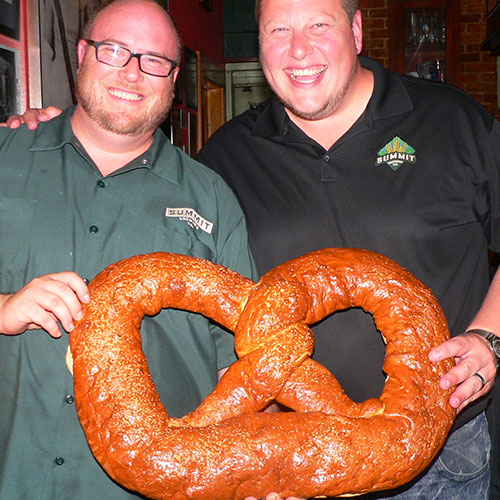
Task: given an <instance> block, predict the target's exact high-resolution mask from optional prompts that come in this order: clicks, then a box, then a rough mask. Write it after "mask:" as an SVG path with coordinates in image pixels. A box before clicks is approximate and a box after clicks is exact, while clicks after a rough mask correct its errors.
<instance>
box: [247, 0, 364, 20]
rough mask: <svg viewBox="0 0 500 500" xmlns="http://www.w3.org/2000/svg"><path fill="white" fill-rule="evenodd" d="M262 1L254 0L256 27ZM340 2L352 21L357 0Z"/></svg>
mask: <svg viewBox="0 0 500 500" xmlns="http://www.w3.org/2000/svg"><path fill="white" fill-rule="evenodd" d="M262 1H263V0H255V20H256V21H257V27H259V24H260V14H261V12H262ZM341 4H342V8H343V9H344V10H345V13H346V14H347V17H348V18H349V22H350V23H352V20H353V19H354V14H356V11H357V10H358V0H341Z"/></svg>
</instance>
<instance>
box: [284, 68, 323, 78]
mask: <svg viewBox="0 0 500 500" xmlns="http://www.w3.org/2000/svg"><path fill="white" fill-rule="evenodd" d="M325 69H326V66H321V67H316V68H304V69H291V70H290V76H291V77H292V78H293V79H294V80H296V79H297V78H301V77H304V76H314V77H316V76H319V75H321V73H323V71H325Z"/></svg>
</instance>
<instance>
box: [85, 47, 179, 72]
mask: <svg viewBox="0 0 500 500" xmlns="http://www.w3.org/2000/svg"><path fill="white" fill-rule="evenodd" d="M83 41H84V42H85V43H86V44H87V45H91V46H92V47H94V48H95V58H96V59H97V60H98V61H99V62H100V63H101V64H106V65H107V66H111V67H112V68H124V67H125V66H126V65H127V64H128V63H129V62H130V61H131V60H132V58H134V57H137V60H138V61H139V69H140V70H141V71H142V72H143V73H145V74H146V75H150V76H156V77H158V78H168V77H169V76H170V75H171V74H172V71H174V69H175V68H177V67H178V66H179V63H178V62H177V61H174V60H173V59H169V58H168V57H165V56H159V55H156V54H148V53H143V54H137V53H136V52H133V51H132V50H130V49H128V48H127V47H123V45H120V44H118V43H114V42H107V41H106V40H103V41H101V42H96V41H95V40H91V39H90V38H85V39H84V40H83ZM104 44H106V45H116V46H117V47H120V49H123V50H125V51H127V52H129V54H130V55H129V58H128V59H127V62H126V63H124V64H121V65H120V64H111V63H109V62H105V61H101V60H100V59H99V58H98V57H97V53H98V49H99V46H100V45H104ZM142 56H154V57H159V58H160V59H165V61H168V62H169V63H170V64H172V67H171V68H170V71H169V72H168V73H167V74H166V75H155V74H154V73H149V72H148V71H144V70H143V69H142V65H141V57H142Z"/></svg>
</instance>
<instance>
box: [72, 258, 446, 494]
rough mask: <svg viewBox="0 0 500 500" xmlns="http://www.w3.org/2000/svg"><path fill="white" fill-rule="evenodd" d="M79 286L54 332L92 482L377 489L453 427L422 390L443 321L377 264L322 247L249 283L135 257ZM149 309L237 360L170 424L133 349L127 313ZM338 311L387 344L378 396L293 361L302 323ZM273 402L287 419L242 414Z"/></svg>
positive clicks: (223, 272)
mask: <svg viewBox="0 0 500 500" xmlns="http://www.w3.org/2000/svg"><path fill="white" fill-rule="evenodd" d="M89 288H90V291H91V297H92V300H91V303H90V304H88V305H86V306H85V310H84V313H85V316H84V318H83V320H82V321H80V322H79V323H78V324H77V327H76V329H75V330H74V331H73V332H72V334H71V336H70V341H71V349H72V353H73V357H74V373H75V396H76V402H77V408H78V414H79V418H80V421H81V423H82V427H83V428H84V430H85V433H86V436H87V439H88V441H89V445H90V447H91V449H92V451H93V453H94V454H95V456H96V458H97V459H98V461H99V462H100V463H101V465H102V466H103V467H104V469H105V470H106V471H107V472H108V474H110V476H111V477H113V479H115V480H116V481H118V482H119V483H121V484H123V485H124V486H125V487H127V488H130V489H132V490H135V491H139V492H141V493H142V494H144V495H146V496H147V497H149V498H153V499H166V498H176V499H187V498H192V499H202V498H221V499H223V498H245V497H247V496H251V495H253V496H255V495H257V496H259V497H261V498H263V497H265V496H266V494H267V493H270V492H273V491H276V492H278V493H279V494H280V496H282V497H287V496H291V495H294V496H301V497H312V496H317V495H327V496H337V495H341V494H357V493H363V492H366V491H373V490H380V489H387V488H393V487H395V486H398V485H400V484H403V483H405V482H407V481H409V480H411V479H412V478H413V477H415V476H416V475H417V474H418V473H419V472H420V471H422V470H423V469H424V468H425V467H426V466H427V465H428V463H429V462H430V461H431V460H432V458H433V457H434V456H435V455H436V453H437V452H438V451H439V449H440V447H441V446H442V444H443V443H444V440H445V438H446V435H447V432H448V430H449V429H450V427H451V424H452V422H453V419H454V411H453V410H452V408H451V407H450V406H449V405H448V404H447V400H448V395H449V393H447V392H444V391H442V390H441V389H439V386H438V381H439V378H440V377H441V376H442V375H443V374H444V373H445V371H447V369H449V367H450V366H449V362H448V361H446V362H442V363H430V362H429V361H428V358H427V352H428V351H429V349H430V348H432V347H434V346H436V345H438V344H440V343H441V342H442V341H443V340H445V339H446V338H447V335H448V332H447V327H446V321H445V319H444V315H443V313H442V311H441V309H440V307H439V305H438V304H437V301H436V300H435V299H434V297H433V296H432V294H431V293H430V291H429V290H428V289H427V288H426V287H425V286H423V285H422V283H420V282H419V281H418V280H416V279H415V278H414V277H413V276H412V275H411V274H410V273H408V272H407V271H405V270H404V269H402V268H401V267H400V266H398V265H397V264H396V263H394V262H393V261H391V260H389V259H387V258H385V257H382V256H380V255H377V254H373V253H371V252H367V251H363V250H356V249H326V250H322V251H319V252H314V253H312V254H308V255H306V256H304V257H301V258H298V259H295V260H293V261H290V262H289V263H286V264H283V265H282V266H278V267H277V268H275V269H274V270H272V271H271V272H270V273H268V275H266V276H264V277H263V278H262V280H261V281H260V282H259V284H258V285H256V284H255V283H253V282H252V281H250V280H248V279H246V278H243V277H241V276H240V275H238V274H237V273H234V272H232V271H229V270H227V269H225V268H222V267H220V266H216V265H215V264H212V263H209V262H206V261H202V260H199V259H194V258H191V257H186V256H179V255H172V254H150V255H145V256H138V257H135V258H131V259H126V260H125V261H122V262H120V263H117V264H116V265H113V266H111V267H110V268H108V269H107V270H105V271H104V272H103V273H101V274H100V275H99V276H98V277H97V278H96V279H95V280H94V281H93V282H92V283H91V284H90V287H89ZM163 307H175V308H178V309H186V310H189V311H194V312H199V313H201V314H204V315H206V316H208V317H210V318H213V319H214V320H216V321H217V322H219V323H220V324H222V325H223V326H226V327H227V328H229V329H231V330H233V331H235V333H236V338H235V344H236V349H237V352H238V355H239V356H240V360H239V361H238V362H237V363H235V364H234V365H233V367H231V368H230V369H229V370H228V372H227V373H226V374H225V375H224V377H222V379H221V381H220V384H219V386H218V387H217V388H216V390H215V391H214V393H213V394H212V395H210V396H209V398H207V400H206V401H205V402H204V403H203V404H202V405H201V406H200V407H199V408H198V409H197V410H195V412H193V413H192V414H190V415H188V416H186V417H185V418H184V419H171V418H170V417H169V415H168V413H167V412H166V410H165V409H164V407H163V406H162V404H161V402H160V399H159V396H158V394H157V392H156V390H155V387H154V383H153V381H152V379H151V376H150V374H149V371H148V368H147V363H146V360H145V357H144V354H143V353H142V349H141V340H140V331H139V327H140V323H141V320H142V318H143V316H144V315H145V314H156V313H157V312H158V311H159V310H160V309H161V308H163ZM349 307H361V308H363V309H365V310H366V311H368V312H371V313H372V314H373V317H374V320H375V323H376V325H377V328H378V329H379V330H380V331H381V332H382V334H383V336H384V338H385V340H386V342H387V348H386V359H385V362H384V371H385V372H386V374H387V382H386V385H385V388H384V391H383V393H382V395H381V397H380V398H379V399H376V400H369V401H366V402H364V403H361V404H357V403H354V402H352V401H351V400H350V399H349V398H348V397H347V396H346V395H345V394H344V393H343V391H342V388H341V387H340V385H339V384H338V382H337V381H336V379H335V377H334V376H333V375H331V374H330V373H329V372H328V371H327V370H326V369H325V368H324V367H322V366H321V365H318V364H317V363H316V362H314V361H312V360H310V359H308V356H309V355H310V352H311V350H312V337H311V332H310V330H309V328H308V327H307V326H306V324H310V323H313V322H316V321H318V320H320V319H322V318H323V317H324V316H325V315H327V314H330V313H332V312H334V311H336V310H339V309H346V308H349ZM346 341H348V339H347V340H346ZM235 382H236V383H235ZM325 388H326V389H325ZM274 398H276V399H278V400H279V401H281V402H283V403H284V404H285V405H287V406H289V407H290V408H292V409H294V410H296V411H293V412H286V413H274V414H265V413H256V412H257V411H258V410H260V409H261V408H263V407H264V406H265V405H266V404H267V403H268V402H269V401H271V400H272V399H274Z"/></svg>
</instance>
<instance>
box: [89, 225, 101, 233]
mask: <svg viewBox="0 0 500 500" xmlns="http://www.w3.org/2000/svg"><path fill="white" fill-rule="evenodd" d="M89 231H90V232H91V233H92V234H95V233H97V231H99V228H98V227H97V226H90V227H89Z"/></svg>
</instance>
